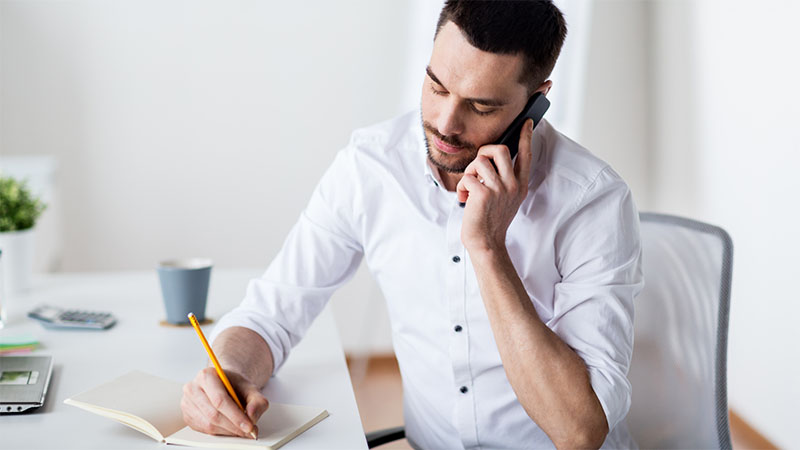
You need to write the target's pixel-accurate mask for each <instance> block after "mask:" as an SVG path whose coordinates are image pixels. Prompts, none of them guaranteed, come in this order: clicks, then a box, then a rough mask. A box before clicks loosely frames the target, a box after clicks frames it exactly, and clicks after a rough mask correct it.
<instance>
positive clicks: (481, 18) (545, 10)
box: [433, 0, 567, 93]
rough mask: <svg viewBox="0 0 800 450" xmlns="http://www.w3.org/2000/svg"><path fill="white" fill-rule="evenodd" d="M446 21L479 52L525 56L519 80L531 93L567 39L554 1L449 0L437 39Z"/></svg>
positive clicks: (446, 3) (543, 78)
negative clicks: (459, 31)
mask: <svg viewBox="0 0 800 450" xmlns="http://www.w3.org/2000/svg"><path fill="white" fill-rule="evenodd" d="M447 22H453V23H454V24H455V25H456V26H458V28H460V29H461V32H462V33H463V34H464V37H465V38H466V39H467V41H468V42H469V43H470V45H472V46H473V47H475V48H477V49H479V50H483V51H485V52H491V53H500V54H516V53H522V57H523V65H522V74H521V75H520V80H519V81H520V83H522V84H523V85H525V86H527V87H528V92H529V93H532V92H533V91H534V90H535V89H536V88H538V87H539V86H540V85H541V84H542V83H543V82H544V81H545V80H546V79H547V77H548V76H550V73H551V72H552V71H553V66H555V64H556V60H557V59H558V55H559V53H561V46H562V45H563V44H564V38H565V37H566V36H567V24H566V22H565V21H564V15H563V14H561V11H560V10H559V9H558V7H557V6H556V5H554V4H553V2H552V1H551V0H527V1H519V0H514V1H512V0H503V1H498V0H495V1H491V0H488V1H487V0H447V2H445V5H444V8H442V12H441V14H439V22H438V23H437V24H436V34H435V35H434V37H433V38H434V39H436V36H437V35H438V34H439V30H441V29H442V27H443V26H444V25H445V24H446V23H447Z"/></svg>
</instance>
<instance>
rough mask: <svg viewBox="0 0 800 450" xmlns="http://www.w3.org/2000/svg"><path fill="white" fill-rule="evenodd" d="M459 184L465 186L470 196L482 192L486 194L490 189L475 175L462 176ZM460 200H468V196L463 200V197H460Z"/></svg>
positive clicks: (478, 194)
mask: <svg viewBox="0 0 800 450" xmlns="http://www.w3.org/2000/svg"><path fill="white" fill-rule="evenodd" d="M459 184H461V185H463V186H464V190H465V192H467V193H468V195H469V197H475V196H480V195H481V194H484V193H486V192H488V190H489V188H487V187H486V185H484V184H483V183H481V182H480V181H478V177H476V176H474V175H464V176H463V177H461V181H459ZM459 201H460V202H466V201H467V197H464V198H463V200H462V199H461V197H459Z"/></svg>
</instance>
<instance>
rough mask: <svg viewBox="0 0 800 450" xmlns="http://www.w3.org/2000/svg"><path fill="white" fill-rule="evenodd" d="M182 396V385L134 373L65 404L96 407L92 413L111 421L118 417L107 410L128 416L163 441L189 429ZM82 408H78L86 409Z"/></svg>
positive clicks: (71, 399)
mask: <svg viewBox="0 0 800 450" xmlns="http://www.w3.org/2000/svg"><path fill="white" fill-rule="evenodd" d="M182 396H183V392H182V385H181V384H180V383H178V382H175V381H170V380H165V379H163V378H159V377H156V376H153V375H148V374H146V373H143V372H139V371H134V372H130V373H128V374H126V375H123V376H121V377H119V378H116V379H114V380H112V381H109V382H108V383H105V384H101V385H100V386H97V387H96V388H93V389H90V390H88V391H86V392H84V393H82V394H78V395H76V396H74V397H72V398H70V399H68V400H67V401H66V402H70V401H73V402H75V403H80V404H83V405H88V406H90V407H91V406H95V407H96V408H94V409H90V410H91V411H93V412H95V413H96V414H100V415H105V416H107V417H111V418H117V417H114V415H113V414H108V413H107V412H106V411H104V410H114V411H120V412H122V413H125V415H128V416H135V417H139V418H141V419H143V420H145V421H147V422H149V423H150V424H151V425H152V426H154V427H155V428H156V429H157V430H158V431H159V433H161V436H162V439H163V436H169V435H170V434H172V433H174V432H176V431H178V430H180V429H181V428H183V427H185V426H186V424H185V423H183V413H182V412H181V397H182ZM83 405H78V404H75V406H79V407H83V408H84V409H87V408H86V407H85V406H83ZM117 420H119V419H117Z"/></svg>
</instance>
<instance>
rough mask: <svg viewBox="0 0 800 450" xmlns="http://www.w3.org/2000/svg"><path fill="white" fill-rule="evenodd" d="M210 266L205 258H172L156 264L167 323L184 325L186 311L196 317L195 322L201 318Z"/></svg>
mask: <svg viewBox="0 0 800 450" xmlns="http://www.w3.org/2000/svg"><path fill="white" fill-rule="evenodd" d="M212 265H213V263H212V261H211V260H210V259H207V258H187V259H174V260H168V261H162V262H160V263H159V264H158V268H157V270H158V279H159V280H160V281H161V294H162V295H163V296H164V308H165V309H166V310H167V322H169V323H172V324H187V323H189V318H188V317H187V315H188V314H189V313H190V312H192V313H194V315H195V316H197V320H198V321H200V322H202V321H203V320H205V318H206V300H207V299H208V282H209V279H210V278H211V267H212Z"/></svg>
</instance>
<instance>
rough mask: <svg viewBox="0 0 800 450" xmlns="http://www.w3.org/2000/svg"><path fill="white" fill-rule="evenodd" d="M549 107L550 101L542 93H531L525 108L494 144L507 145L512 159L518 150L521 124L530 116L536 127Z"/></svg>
mask: <svg viewBox="0 0 800 450" xmlns="http://www.w3.org/2000/svg"><path fill="white" fill-rule="evenodd" d="M549 107H550V101H549V100H547V97H545V96H544V94H542V93H541V92H537V93H535V94H533V96H531V98H530V99H529V100H528V103H527V104H526V105H525V108H523V109H522V112H521V113H520V114H519V115H518V116H517V117H516V118H515V119H514V121H513V122H511V125H509V126H508V128H507V129H506V131H505V132H503V134H502V136H500V139H498V140H497V141H496V142H495V144H497V145H505V146H506V147H508V151H509V153H510V154H511V159H514V157H515V156H517V151H519V133H520V131H522V124H524V123H525V121H526V120H528V119H529V118H530V119H533V127H534V128H536V125H538V124H539V121H540V120H542V116H544V113H545V112H546V111H547V108H549Z"/></svg>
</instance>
